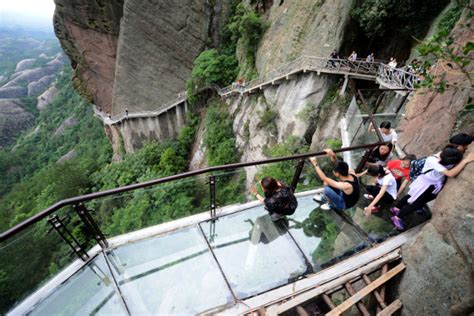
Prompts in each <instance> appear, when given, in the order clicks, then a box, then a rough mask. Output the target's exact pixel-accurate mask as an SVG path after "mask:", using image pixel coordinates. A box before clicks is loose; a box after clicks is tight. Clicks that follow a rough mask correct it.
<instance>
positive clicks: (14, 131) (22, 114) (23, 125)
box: [0, 99, 34, 148]
mask: <svg viewBox="0 0 474 316" xmlns="http://www.w3.org/2000/svg"><path fill="white" fill-rule="evenodd" d="M33 124H34V117H33V114H31V113H29V112H27V111H25V110H24V109H23V104H22V103H21V101H20V100H15V99H0V148H1V147H5V146H6V145H9V144H11V143H12V142H13V141H14V140H15V138H16V137H17V136H19V135H20V134H21V133H22V132H23V131H24V130H26V129H28V128H30V127H32V126H33Z"/></svg>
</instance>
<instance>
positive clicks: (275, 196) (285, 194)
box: [250, 177, 298, 222]
mask: <svg viewBox="0 0 474 316" xmlns="http://www.w3.org/2000/svg"><path fill="white" fill-rule="evenodd" d="M258 183H259V184H260V186H261V188H262V190H263V194H264V196H261V195H260V194H259V193H258V192H257V188H256V186H255V185H253V186H252V187H251V188H250V193H251V194H252V195H254V196H255V197H256V198H257V199H258V200H259V201H260V202H263V203H264V204H265V209H266V210H267V211H268V212H269V213H270V217H271V219H272V221H274V222H276V221H278V220H279V219H281V218H284V217H285V215H292V214H293V213H294V212H295V210H296V208H297V207H298V201H297V200H296V197H295V195H294V194H293V190H292V189H291V188H290V187H288V186H286V185H285V184H283V183H282V182H280V181H277V180H275V179H273V178H272V177H264V178H263V179H262V180H260V181H259V182H258Z"/></svg>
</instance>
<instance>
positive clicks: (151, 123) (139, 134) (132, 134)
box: [107, 103, 187, 158]
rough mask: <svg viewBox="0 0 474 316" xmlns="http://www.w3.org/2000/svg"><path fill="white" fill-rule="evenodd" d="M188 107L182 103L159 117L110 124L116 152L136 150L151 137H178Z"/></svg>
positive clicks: (110, 133)
mask: <svg viewBox="0 0 474 316" xmlns="http://www.w3.org/2000/svg"><path fill="white" fill-rule="evenodd" d="M186 109H187V105H186V104H185V103H182V104H180V105H178V106H176V107H174V108H172V109H170V110H169V111H167V112H164V113H162V114H161V115H160V116H157V117H147V118H138V119H136V118H134V119H128V120H124V121H122V122H121V123H119V124H115V125H112V126H109V127H108V128H107V135H108V137H109V139H111V141H112V147H113V149H114V153H115V152H116V150H118V152H117V154H118V153H120V152H122V151H124V152H128V153H129V152H134V151H135V150H137V149H139V148H141V147H142V146H143V145H144V144H145V143H146V142H147V141H149V140H150V139H155V140H158V141H165V140H167V139H170V138H173V137H176V136H177V135H178V132H179V130H180V129H181V127H183V126H184V124H185V121H186ZM120 147H122V148H120ZM118 157H119V155H118V156H117V158H118Z"/></svg>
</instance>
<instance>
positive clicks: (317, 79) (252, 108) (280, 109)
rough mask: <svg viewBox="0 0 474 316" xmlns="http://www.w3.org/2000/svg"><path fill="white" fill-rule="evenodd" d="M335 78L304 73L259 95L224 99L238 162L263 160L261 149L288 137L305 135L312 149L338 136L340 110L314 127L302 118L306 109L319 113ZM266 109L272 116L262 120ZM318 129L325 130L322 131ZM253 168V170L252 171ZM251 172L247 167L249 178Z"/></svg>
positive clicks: (303, 136) (251, 178) (251, 174)
mask: <svg viewBox="0 0 474 316" xmlns="http://www.w3.org/2000/svg"><path fill="white" fill-rule="evenodd" d="M336 80H337V78H336V77H334V76H330V75H321V76H318V75H317V74H315V73H307V74H304V75H301V76H299V77H298V78H296V79H294V80H289V81H283V82H282V83H281V84H279V85H275V86H273V87H270V88H266V89H264V90H263V94H258V95H251V96H244V97H237V98H234V99H228V100H227V101H226V102H227V103H228V104H229V106H230V112H231V115H232V116H233V117H234V118H235V119H234V124H233V128H234V132H235V135H236V144H237V147H238V149H239V152H241V153H242V156H241V160H242V161H252V160H258V159H264V158H265V155H264V153H263V149H264V148H265V147H266V146H271V145H275V144H276V143H281V142H283V141H285V139H287V138H288V137H289V136H296V137H300V138H305V139H306V140H307V142H308V144H310V145H311V148H312V149H323V148H324V147H323V146H325V145H324V142H325V141H326V140H327V139H328V138H336V137H337V138H339V137H340V136H339V129H338V124H339V120H340V115H341V114H342V112H340V111H333V115H330V117H331V118H330V119H326V120H324V119H322V118H320V119H318V118H316V120H317V126H313V125H310V124H309V120H306V119H305V115H306V113H308V112H316V113H320V112H321V109H320V108H319V107H320V105H321V101H322V100H323V99H324V97H325V95H326V93H327V92H328V89H329V87H331V86H332V85H334V84H335V82H336ZM269 112H276V113H277V115H276V118H275V119H273V120H271V122H269V123H262V122H263V121H264V120H265V119H264V116H266V115H268V113H269ZM322 131H325V132H324V133H323V132H322ZM254 171H255V170H254ZM253 176H254V172H253V171H252V170H251V168H250V169H249V170H247V178H248V179H249V181H253Z"/></svg>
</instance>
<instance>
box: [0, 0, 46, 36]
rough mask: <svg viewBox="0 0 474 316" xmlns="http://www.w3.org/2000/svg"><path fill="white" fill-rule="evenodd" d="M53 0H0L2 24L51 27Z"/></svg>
mask: <svg viewBox="0 0 474 316" xmlns="http://www.w3.org/2000/svg"><path fill="white" fill-rule="evenodd" d="M54 7H55V5H54V1H53V0H0V25H5V24H9V25H12V24H17V25H22V26H33V27H39V28H44V27H46V28H48V27H49V28H51V30H52V19H53V13H54Z"/></svg>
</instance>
